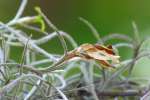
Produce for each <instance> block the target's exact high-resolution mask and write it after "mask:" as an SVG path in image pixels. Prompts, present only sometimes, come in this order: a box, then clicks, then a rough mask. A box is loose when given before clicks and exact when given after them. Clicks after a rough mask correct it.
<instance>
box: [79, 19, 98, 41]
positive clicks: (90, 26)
mask: <svg viewBox="0 0 150 100" xmlns="http://www.w3.org/2000/svg"><path fill="white" fill-rule="evenodd" d="M79 20H80V21H82V22H83V23H84V24H86V25H87V26H88V27H89V28H90V29H91V31H92V33H93V35H94V37H95V38H96V39H97V41H101V40H100V35H99V33H98V31H97V30H96V29H95V27H94V26H93V25H92V24H91V23H90V22H89V21H87V20H86V19H84V18H82V17H79Z"/></svg>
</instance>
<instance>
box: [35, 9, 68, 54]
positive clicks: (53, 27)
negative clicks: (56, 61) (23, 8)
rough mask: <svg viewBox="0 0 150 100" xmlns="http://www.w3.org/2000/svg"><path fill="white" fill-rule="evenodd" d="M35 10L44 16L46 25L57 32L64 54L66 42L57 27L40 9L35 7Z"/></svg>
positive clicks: (65, 52)
mask: <svg viewBox="0 0 150 100" xmlns="http://www.w3.org/2000/svg"><path fill="white" fill-rule="evenodd" d="M36 10H37V12H38V13H39V14H40V15H41V16H42V17H43V18H44V20H45V21H46V22H47V24H48V26H49V27H50V28H52V29H53V30H54V31H55V32H56V33H57V35H58V38H59V40H60V42H61V44H62V46H63V49H64V54H65V55H67V51H68V49H67V45H66V42H65V40H64V38H63V36H62V35H61V34H60V33H59V30H58V29H57V27H56V26H55V25H54V24H53V23H52V22H51V21H50V20H49V19H48V18H47V16H46V15H45V14H44V13H43V12H42V11H41V10H40V8H36Z"/></svg>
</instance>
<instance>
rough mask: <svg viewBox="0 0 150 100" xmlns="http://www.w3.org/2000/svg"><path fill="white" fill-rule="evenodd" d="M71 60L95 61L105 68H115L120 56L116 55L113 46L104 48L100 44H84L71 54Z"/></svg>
mask: <svg viewBox="0 0 150 100" xmlns="http://www.w3.org/2000/svg"><path fill="white" fill-rule="evenodd" d="M70 57H71V58H73V57H80V58H81V59H86V60H95V61H97V62H99V63H100V64H101V65H102V67H103V68H113V67H114V66H112V64H117V63H119V58H120V56H118V55H116V54H115V52H114V50H113V47H112V45H109V46H104V45H99V44H89V43H86V44H82V45H81V46H79V47H78V48H76V49H75V50H73V51H72V52H71V56H70Z"/></svg>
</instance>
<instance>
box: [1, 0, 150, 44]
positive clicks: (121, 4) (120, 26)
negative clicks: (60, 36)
mask: <svg viewBox="0 0 150 100" xmlns="http://www.w3.org/2000/svg"><path fill="white" fill-rule="evenodd" d="M20 1H21V0H0V7H1V9H0V20H1V21H3V22H7V21H9V20H10V19H11V18H13V16H15V13H16V11H17V9H18V7H19V4H20ZM28 1H29V2H28V5H27V8H26V10H25V13H24V15H35V14H36V13H35V11H34V7H35V6H40V7H41V9H42V10H43V11H44V13H45V14H46V15H47V16H48V17H49V18H50V19H51V20H52V22H53V23H54V24H56V25H57V26H58V28H59V29H61V30H64V31H66V32H68V33H70V34H71V35H72V36H73V37H74V38H75V40H76V41H77V42H78V43H80V44H81V43H84V42H91V43H94V42H95V39H94V38H93V37H92V34H91V33H90V30H89V29H88V28H87V27H86V26H85V25H84V24H83V23H82V22H80V21H79V20H78V17H83V18H85V19H87V20H88V21H90V22H91V23H93V25H94V26H95V27H96V28H97V30H98V31H99V33H100V35H101V36H104V35H107V34H109V33H114V32H115V33H124V34H129V35H132V33H133V30H132V25H131V22H132V21H133V20H134V21H135V22H136V23H137V25H138V28H139V31H140V33H141V35H142V36H143V35H144V33H145V35H148V34H149V32H147V31H148V30H149V28H150V6H149V4H150V1H149V0H28ZM145 31H146V32H145Z"/></svg>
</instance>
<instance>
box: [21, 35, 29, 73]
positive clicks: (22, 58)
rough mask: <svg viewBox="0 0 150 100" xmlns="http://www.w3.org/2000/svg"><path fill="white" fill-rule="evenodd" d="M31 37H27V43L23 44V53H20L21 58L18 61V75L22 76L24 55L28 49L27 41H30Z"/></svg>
mask: <svg viewBox="0 0 150 100" xmlns="http://www.w3.org/2000/svg"><path fill="white" fill-rule="evenodd" d="M30 38H31V36H30V37H29V39H28V40H27V43H26V44H25V47H24V50H23V53H22V57H21V60H20V71H19V72H20V75H22V73H23V67H22V65H23V64H24V60H25V54H26V51H27V49H28V43H29V40H30Z"/></svg>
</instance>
